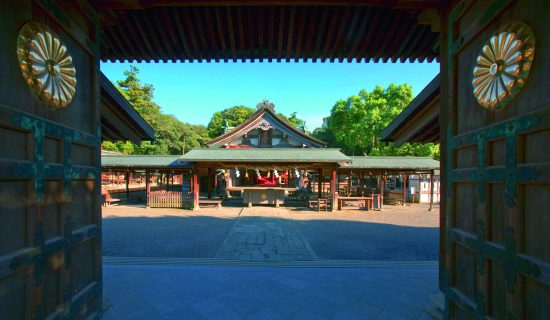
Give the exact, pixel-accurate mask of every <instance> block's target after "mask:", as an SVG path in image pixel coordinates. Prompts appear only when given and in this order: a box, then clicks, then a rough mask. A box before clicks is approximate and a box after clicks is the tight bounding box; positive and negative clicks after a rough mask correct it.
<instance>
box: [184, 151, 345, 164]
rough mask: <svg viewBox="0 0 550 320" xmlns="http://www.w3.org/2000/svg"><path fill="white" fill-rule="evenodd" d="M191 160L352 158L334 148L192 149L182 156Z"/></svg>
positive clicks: (280, 160)
mask: <svg viewBox="0 0 550 320" xmlns="http://www.w3.org/2000/svg"><path fill="white" fill-rule="evenodd" d="M182 160H183V161H190V162H210V161H217V162H280V163H289V162H290V163H306V162H324V163H329V162H331V163H347V162H349V161H350V158H349V157H348V156H346V155H345V154H343V153H342V152H340V149H332V148H257V149H252V148H251V149H226V148H202V149H192V150H191V151H189V152H187V153H186V154H185V155H183V157H182Z"/></svg>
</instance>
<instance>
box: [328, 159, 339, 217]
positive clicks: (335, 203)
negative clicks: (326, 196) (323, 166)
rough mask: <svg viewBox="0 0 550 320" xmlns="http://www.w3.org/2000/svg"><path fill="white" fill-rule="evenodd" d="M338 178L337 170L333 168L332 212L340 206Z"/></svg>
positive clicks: (331, 185) (331, 188) (331, 177)
mask: <svg viewBox="0 0 550 320" xmlns="http://www.w3.org/2000/svg"><path fill="white" fill-rule="evenodd" d="M337 177H338V176H337V173H336V168H334V167H333V168H332V173H331V175H330V200H331V201H332V204H331V206H330V211H335V210H336V207H337V206H338V190H337V189H336V182H337V179H338V178H337Z"/></svg>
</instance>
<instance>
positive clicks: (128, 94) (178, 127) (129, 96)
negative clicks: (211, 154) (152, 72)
mask: <svg viewBox="0 0 550 320" xmlns="http://www.w3.org/2000/svg"><path fill="white" fill-rule="evenodd" d="M138 74H139V69H138V68H136V67H134V66H130V70H126V71H125V72H124V75H125V76H126V79H124V80H119V81H118V86H117V89H118V90H119V91H120V93H121V94H122V95H123V96H124V98H126V100H128V101H129V102H130V104H131V105H132V106H133V107H134V108H135V109H136V110H137V111H138V112H139V114H141V116H142V117H143V118H144V119H145V121H147V122H148V123H149V124H150V125H151V126H152V127H153V129H155V142H154V143H153V144H152V143H151V142H148V141H145V142H142V143H141V145H139V146H136V145H134V144H133V143H131V142H129V141H125V142H122V141H119V142H109V141H106V142H104V143H103V149H105V150H110V151H117V152H121V153H124V154H159V155H161V154H182V153H183V150H184V149H185V151H186V152H187V151H189V150H190V149H191V148H194V147H200V146H201V145H202V144H203V143H204V142H206V141H207V140H208V134H207V131H206V128H205V127H204V126H201V125H192V124H189V123H184V122H181V121H179V120H178V119H176V117H174V116H173V115H168V114H164V113H162V110H161V108H160V106H158V105H157V104H156V103H155V102H153V97H154V95H153V94H154V91H155V89H154V87H153V86H152V85H150V84H143V83H142V82H141V80H140V79H139V78H138Z"/></svg>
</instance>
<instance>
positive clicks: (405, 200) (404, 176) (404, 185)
mask: <svg viewBox="0 0 550 320" xmlns="http://www.w3.org/2000/svg"><path fill="white" fill-rule="evenodd" d="M408 177H409V176H408V175H406V174H404V175H403V205H405V203H406V202H407V180H408Z"/></svg>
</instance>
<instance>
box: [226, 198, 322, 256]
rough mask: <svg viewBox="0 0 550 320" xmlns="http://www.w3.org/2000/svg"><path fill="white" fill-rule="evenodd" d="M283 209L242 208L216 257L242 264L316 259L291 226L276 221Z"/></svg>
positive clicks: (307, 244)
mask: <svg viewBox="0 0 550 320" xmlns="http://www.w3.org/2000/svg"><path fill="white" fill-rule="evenodd" d="M284 210H285V209H280V208H279V209H274V208H258V207H257V208H252V209H250V208H244V209H243V210H242V212H241V214H240V215H239V217H238V218H237V220H236V221H235V224H234V225H233V227H232V228H231V230H230V231H229V233H228V235H227V237H226V239H225V241H224V242H223V244H222V246H221V247H220V249H219V250H218V252H217V253H216V258H224V259H232V260H244V261H296V260H315V259H317V256H316V254H315V253H314V252H313V250H312V249H311V247H310V245H309V243H308V242H307V241H306V240H305V238H304V236H303V235H302V234H301V232H300V231H299V230H298V229H297V228H296V227H295V225H294V223H293V222H292V221H290V220H288V219H282V218H277V215H278V214H280V213H281V212H282V211H284Z"/></svg>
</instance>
